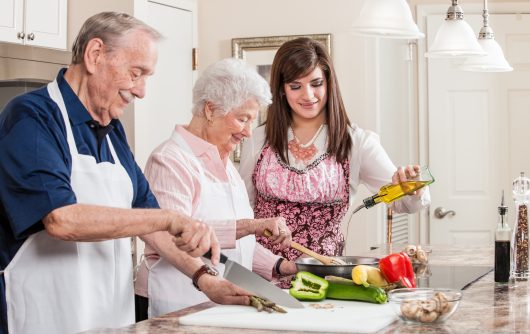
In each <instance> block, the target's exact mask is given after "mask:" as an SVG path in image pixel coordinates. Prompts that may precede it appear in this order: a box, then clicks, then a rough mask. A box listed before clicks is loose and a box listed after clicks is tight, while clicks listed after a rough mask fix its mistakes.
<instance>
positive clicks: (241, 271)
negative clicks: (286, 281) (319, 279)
mask: <svg viewBox="0 0 530 334" xmlns="http://www.w3.org/2000/svg"><path fill="white" fill-rule="evenodd" d="M211 255H212V254H211V251H208V252H207V253H206V254H204V255H203V256H204V257H205V258H207V259H210V258H211ZM221 263H223V264H224V265H225V271H224V275H223V277H224V278H225V279H226V280H228V281H230V282H232V283H234V284H235V285H237V286H239V287H241V288H243V289H245V290H247V291H249V292H252V293H254V294H256V295H257V296H259V297H263V298H267V299H268V300H270V301H272V302H274V303H276V304H278V305H281V306H285V307H290V308H304V305H302V303H300V302H299V301H298V300H297V299H296V298H294V297H293V296H291V295H290V294H288V293H286V292H285V291H283V290H282V289H280V288H278V287H277V286H276V285H274V284H272V283H271V282H269V281H267V280H266V279H264V278H262V277H261V276H259V275H257V274H255V273H253V272H252V271H250V270H248V269H247V268H245V267H243V266H242V265H240V264H239V263H237V262H234V261H232V260H230V259H229V258H228V257H227V256H226V255H224V254H223V253H221Z"/></svg>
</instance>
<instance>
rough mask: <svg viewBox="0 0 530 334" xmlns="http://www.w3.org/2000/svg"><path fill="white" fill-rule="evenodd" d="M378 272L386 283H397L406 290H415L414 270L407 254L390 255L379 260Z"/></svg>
mask: <svg viewBox="0 0 530 334" xmlns="http://www.w3.org/2000/svg"><path fill="white" fill-rule="evenodd" d="M379 270H381V273H382V274H383V276H384V277H385V279H386V280H387V281H388V283H398V284H401V285H403V286H404V287H406V288H415V287H416V281H415V280H414V269H413V268H412V262H410V258H409V256H408V255H407V253H404V252H401V253H392V254H390V255H388V256H386V257H384V258H382V259H381V260H379Z"/></svg>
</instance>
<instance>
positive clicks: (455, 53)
mask: <svg viewBox="0 0 530 334" xmlns="http://www.w3.org/2000/svg"><path fill="white" fill-rule="evenodd" d="M485 55H486V52H484V50H483V49H482V47H481V46H480V44H479V43H478V41H477V38H476V37H475V33H474V32H473V29H471V27H470V26H469V24H468V23H467V22H466V21H464V11H463V10H462V7H460V6H459V5H458V0H452V5H451V7H449V9H447V16H446V18H445V21H444V22H443V23H442V25H441V26H440V28H439V29H438V32H437V33H436V36H435V37H434V42H433V43H432V46H431V47H430V48H429V52H428V53H426V54H425V56H426V57H429V58H454V57H470V56H485Z"/></svg>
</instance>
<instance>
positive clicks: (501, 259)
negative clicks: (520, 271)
mask: <svg viewBox="0 0 530 334" xmlns="http://www.w3.org/2000/svg"><path fill="white" fill-rule="evenodd" d="M507 211H508V207H507V206H505V205H504V191H503V192H502V199H501V205H500V206H499V223H498V224H497V229H496V230H495V282H497V283H507V282H508V281H509V280H510V259H511V257H510V249H511V245H510V239H511V234H512V231H511V229H510V226H509V225H508V223H507V222H506V212H507Z"/></svg>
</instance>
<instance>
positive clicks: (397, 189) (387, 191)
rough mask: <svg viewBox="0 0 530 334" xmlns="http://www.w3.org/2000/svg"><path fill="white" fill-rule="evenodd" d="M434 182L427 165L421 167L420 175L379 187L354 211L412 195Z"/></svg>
mask: <svg viewBox="0 0 530 334" xmlns="http://www.w3.org/2000/svg"><path fill="white" fill-rule="evenodd" d="M433 182H434V177H433V176H432V174H431V171H430V170H429V168H428V167H427V166H423V167H421V169H420V171H419V173H418V176H417V177H415V178H414V179H413V180H409V181H404V182H400V183H398V184H392V183H389V184H386V185H384V186H382V187H381V189H379V191H378V192H377V194H375V195H373V196H370V197H367V198H365V199H363V204H361V205H360V206H359V207H357V208H356V209H355V210H354V211H353V213H355V212H357V211H359V210H360V209H362V208H367V209H368V208H371V207H372V206H374V205H376V204H378V203H381V202H385V203H391V202H393V201H395V200H397V199H399V198H401V197H403V196H405V195H410V194H412V193H413V192H415V191H416V190H419V189H421V188H423V187H425V186H426V185H429V184H431V183H433Z"/></svg>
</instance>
